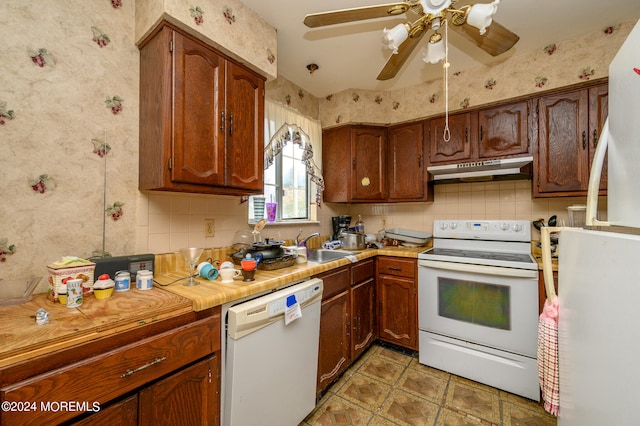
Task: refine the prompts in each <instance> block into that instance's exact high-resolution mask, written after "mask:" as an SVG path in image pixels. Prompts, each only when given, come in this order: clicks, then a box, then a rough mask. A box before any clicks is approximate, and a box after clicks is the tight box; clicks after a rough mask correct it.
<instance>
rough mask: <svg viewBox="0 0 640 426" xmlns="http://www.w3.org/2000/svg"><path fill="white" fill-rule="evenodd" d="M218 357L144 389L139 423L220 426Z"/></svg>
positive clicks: (201, 362) (141, 395)
mask: <svg viewBox="0 0 640 426" xmlns="http://www.w3.org/2000/svg"><path fill="white" fill-rule="evenodd" d="M218 358H219V357H218V355H217V354H214V355H212V356H211V357H209V358H207V359H205V360H203V361H200V362H198V363H196V364H194V365H192V366H191V367H188V368H185V369H184V370H182V371H179V372H177V373H175V374H172V375H171V376H169V377H167V378H166V379H163V380H160V381H159V382H158V383H155V384H153V385H151V386H149V387H147V388H144V389H142V390H141V391H140V396H139V397H140V405H139V407H140V408H139V419H138V420H139V424H140V425H150V426H151V425H162V424H165V425H193V426H196V425H203V426H206V425H217V424H220V404H219V402H218V401H219V399H220V398H219V394H220V389H219V383H218V382H219V380H217V378H218V370H219V359H218Z"/></svg>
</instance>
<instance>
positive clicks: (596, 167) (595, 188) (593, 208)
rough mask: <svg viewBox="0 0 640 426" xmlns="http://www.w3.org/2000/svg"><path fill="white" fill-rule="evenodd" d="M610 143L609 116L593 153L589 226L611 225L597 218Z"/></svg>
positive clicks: (588, 202) (588, 194)
mask: <svg viewBox="0 0 640 426" xmlns="http://www.w3.org/2000/svg"><path fill="white" fill-rule="evenodd" d="M608 145H609V117H607V119H606V120H605V122H604V126H602V131H601V132H600V138H599V140H598V144H597V146H596V152H595V154H594V155H593V163H592V164H591V174H590V176H589V189H588V192H587V212H586V219H585V224H586V225H587V226H609V222H606V221H599V220H598V219H596V215H597V213H598V192H599V191H600V176H601V175H602V166H603V165H604V156H605V154H606V153H607V146H608Z"/></svg>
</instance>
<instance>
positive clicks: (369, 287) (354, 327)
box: [351, 278, 375, 360]
mask: <svg viewBox="0 0 640 426" xmlns="http://www.w3.org/2000/svg"><path fill="white" fill-rule="evenodd" d="M374 295H375V281H374V280H373V278H371V279H369V280H367V281H365V282H363V283H360V284H357V285H355V286H353V287H352V288H351V359H352V360H354V359H356V358H357V357H358V356H360V355H361V354H362V353H363V352H364V351H366V350H367V348H368V347H369V346H371V343H373V340H374V320H373V319H374V312H375V306H374Z"/></svg>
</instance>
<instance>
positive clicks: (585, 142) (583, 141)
mask: <svg viewBox="0 0 640 426" xmlns="http://www.w3.org/2000/svg"><path fill="white" fill-rule="evenodd" d="M582 149H587V132H586V131H584V130H583V131H582Z"/></svg>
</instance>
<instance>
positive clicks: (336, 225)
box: [331, 216, 351, 240]
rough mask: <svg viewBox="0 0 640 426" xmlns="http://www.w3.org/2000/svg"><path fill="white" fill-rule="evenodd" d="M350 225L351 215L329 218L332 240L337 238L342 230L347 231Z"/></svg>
mask: <svg viewBox="0 0 640 426" xmlns="http://www.w3.org/2000/svg"><path fill="white" fill-rule="evenodd" d="M349 226H351V216H333V217H332V218H331V229H332V231H333V234H331V239H332V240H337V239H338V236H340V234H341V233H342V232H347V231H348V230H349Z"/></svg>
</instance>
